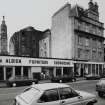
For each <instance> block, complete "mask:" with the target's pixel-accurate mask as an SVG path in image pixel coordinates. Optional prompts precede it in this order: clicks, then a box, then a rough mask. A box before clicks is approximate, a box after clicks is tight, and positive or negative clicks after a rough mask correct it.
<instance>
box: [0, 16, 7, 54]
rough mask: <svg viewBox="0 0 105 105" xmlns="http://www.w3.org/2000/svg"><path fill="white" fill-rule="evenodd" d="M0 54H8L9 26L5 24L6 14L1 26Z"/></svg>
mask: <svg viewBox="0 0 105 105" xmlns="http://www.w3.org/2000/svg"><path fill="white" fill-rule="evenodd" d="M0 54H1V55H7V26H6V24H5V17H4V16H3V20H2V24H1V28H0Z"/></svg>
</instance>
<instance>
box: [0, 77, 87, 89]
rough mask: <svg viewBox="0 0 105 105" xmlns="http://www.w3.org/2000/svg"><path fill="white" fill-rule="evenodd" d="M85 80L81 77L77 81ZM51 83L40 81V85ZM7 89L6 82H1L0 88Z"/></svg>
mask: <svg viewBox="0 0 105 105" xmlns="http://www.w3.org/2000/svg"><path fill="white" fill-rule="evenodd" d="M83 80H85V78H83V77H81V78H76V81H77V82H78V81H83ZM50 82H51V81H50V80H41V81H39V83H50ZM5 87H7V86H6V83H5V82H3V81H2V82H1V81H0V88H5Z"/></svg>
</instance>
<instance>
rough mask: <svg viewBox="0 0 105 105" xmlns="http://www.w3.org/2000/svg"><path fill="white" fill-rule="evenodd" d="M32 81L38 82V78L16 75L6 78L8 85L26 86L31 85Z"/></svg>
mask: <svg viewBox="0 0 105 105" xmlns="http://www.w3.org/2000/svg"><path fill="white" fill-rule="evenodd" d="M32 83H35V84H37V83H38V79H32V78H28V77H24V76H15V77H10V78H9V79H8V80H6V84H7V86H26V85H31V84H32Z"/></svg>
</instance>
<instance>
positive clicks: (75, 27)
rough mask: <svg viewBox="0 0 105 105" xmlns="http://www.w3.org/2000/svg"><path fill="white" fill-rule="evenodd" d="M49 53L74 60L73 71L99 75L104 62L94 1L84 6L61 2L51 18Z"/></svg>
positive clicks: (102, 33)
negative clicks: (62, 3)
mask: <svg viewBox="0 0 105 105" xmlns="http://www.w3.org/2000/svg"><path fill="white" fill-rule="evenodd" d="M51 37H52V40H51V41H52V42H51V43H52V44H51V46H52V47H51V48H52V49H51V51H52V52H51V53H52V54H51V55H52V57H55V58H56V57H57V58H66V59H72V60H74V64H75V66H74V72H75V73H76V74H77V75H79V76H84V75H85V74H98V75H99V74H100V75H101V74H102V72H103V64H104V63H103V62H104V43H103V42H104V24H103V23H102V22H100V21H99V11H98V4H97V3H96V2H95V3H93V1H92V0H90V2H89V3H88V9H84V8H82V7H80V6H78V5H75V6H74V7H71V5H70V4H69V3H67V4H66V5H64V6H63V7H62V8H61V9H60V10H58V11H57V12H56V13H55V14H54V15H53V17H52V28H51Z"/></svg>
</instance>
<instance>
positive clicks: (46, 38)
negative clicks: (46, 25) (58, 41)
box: [39, 29, 51, 58]
mask: <svg viewBox="0 0 105 105" xmlns="http://www.w3.org/2000/svg"><path fill="white" fill-rule="evenodd" d="M39 57H45V58H49V57H51V31H50V30H49V29H48V30H45V31H44V32H43V35H42V36H41V38H40V40H39Z"/></svg>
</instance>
